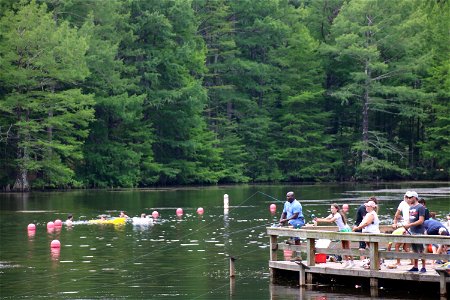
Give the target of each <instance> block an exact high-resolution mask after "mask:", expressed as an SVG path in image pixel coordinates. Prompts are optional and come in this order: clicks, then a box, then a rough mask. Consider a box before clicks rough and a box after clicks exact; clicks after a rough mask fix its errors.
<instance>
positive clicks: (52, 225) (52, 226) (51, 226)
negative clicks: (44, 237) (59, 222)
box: [47, 221, 55, 229]
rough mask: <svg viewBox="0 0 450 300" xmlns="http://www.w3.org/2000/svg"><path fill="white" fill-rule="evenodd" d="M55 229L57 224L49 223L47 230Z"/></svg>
mask: <svg viewBox="0 0 450 300" xmlns="http://www.w3.org/2000/svg"><path fill="white" fill-rule="evenodd" d="M54 227H55V223H53V222H52V221H50V222H48V223H47V229H51V228H54Z"/></svg>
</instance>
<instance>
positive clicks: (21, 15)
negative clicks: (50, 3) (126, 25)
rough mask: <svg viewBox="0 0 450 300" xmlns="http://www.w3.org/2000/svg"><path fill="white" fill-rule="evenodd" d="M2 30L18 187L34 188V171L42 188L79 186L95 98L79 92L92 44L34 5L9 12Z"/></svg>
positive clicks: (6, 108) (0, 68) (1, 66)
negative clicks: (77, 176) (31, 183)
mask: <svg viewBox="0 0 450 300" xmlns="http://www.w3.org/2000/svg"><path fill="white" fill-rule="evenodd" d="M0 27H1V28H2V31H1V41H2V42H1V45H0V47H1V51H0V52H1V53H2V57H1V61H0V74H1V75H0V81H1V83H2V86H3V96H2V98H1V102H0V110H1V111H2V112H3V114H4V117H3V118H2V123H3V124H5V125H6V124H8V125H9V128H10V129H11V131H10V134H9V135H8V136H7V137H6V138H5V139H4V142H6V143H7V145H6V147H7V149H10V150H9V151H14V152H15V153H17V156H16V159H15V162H14V163H12V164H9V167H13V168H14V169H15V171H16V176H17V181H16V186H17V188H18V189H28V188H29V183H28V181H27V176H28V173H29V172H31V173H32V174H33V176H34V177H35V178H38V179H39V181H36V185H37V186H47V187H57V186H67V185H70V184H74V169H75V166H76V163H77V161H78V160H80V159H81V158H82V152H81V147H82V145H83V143H84V140H85V138H86V136H87V134H88V125H89V123H90V122H91V121H92V119H93V115H94V110H93V109H92V105H93V98H92V96H91V95H84V94H83V93H82V92H81V91H80V89H77V88H75V87H76V84H77V82H79V81H81V80H83V79H84V78H85V77H86V76H87V75H88V74H89V72H88V69H87V66H86V61H85V59H84V55H85V53H86V50H87V43H86V41H85V39H83V38H82V37H80V36H79V34H78V32H77V31H76V30H75V29H72V28H70V26H69V24H68V23H66V22H63V23H61V24H55V22H54V20H53V18H52V14H51V13H48V12H47V11H46V6H45V5H37V4H36V3H35V2H31V3H30V4H28V5H24V6H23V7H21V8H20V10H18V11H17V13H14V12H12V11H9V12H7V13H6V14H5V16H4V17H3V18H2V19H1V21H0ZM9 142H12V143H13V144H9ZM30 175H31V174H30Z"/></svg>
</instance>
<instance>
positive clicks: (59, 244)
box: [50, 240, 61, 248]
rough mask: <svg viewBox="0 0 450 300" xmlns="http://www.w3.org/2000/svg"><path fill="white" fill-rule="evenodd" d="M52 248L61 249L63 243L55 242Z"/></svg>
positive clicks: (51, 244)
mask: <svg viewBox="0 0 450 300" xmlns="http://www.w3.org/2000/svg"><path fill="white" fill-rule="evenodd" d="M50 247H51V248H61V243H60V242H59V241H58V240H53V241H52V242H51V243H50Z"/></svg>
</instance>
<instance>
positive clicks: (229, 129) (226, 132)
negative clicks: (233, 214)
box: [193, 0, 249, 182]
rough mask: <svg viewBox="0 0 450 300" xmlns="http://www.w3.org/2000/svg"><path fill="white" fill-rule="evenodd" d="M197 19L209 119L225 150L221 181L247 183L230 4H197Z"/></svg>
mask: <svg viewBox="0 0 450 300" xmlns="http://www.w3.org/2000/svg"><path fill="white" fill-rule="evenodd" d="M193 7H194V10H195V12H196V18H197V19H198V23H199V27H198V33H199V34H200V35H201V36H202V38H203V40H204V42H205V44H206V48H207V53H206V67H207V68H208V70H207V72H206V73H205V76H204V79H203V86H204V87H205V88H206V89H207V92H208V104H207V107H206V111H205V113H206V118H207V121H208V126H209V128H210V129H211V130H212V131H213V132H214V133H215V134H216V136H217V138H218V140H219V144H218V147H219V148H220V149H222V153H221V157H222V162H221V166H220V181H222V182H246V181H248V180H249V177H248V176H246V175H245V171H246V162H247V161H248V160H249V158H248V154H247V152H246V151H245V144H244V143H243V141H242V138H241V137H240V136H239V135H238V133H237V129H238V124H237V121H236V118H235V117H234V116H233V101H234V99H238V98H240V97H241V96H240V95H239V94H238V92H237V91H236V87H235V86H234V85H233V84H232V83H231V81H230V78H229V75H228V74H229V72H230V71H231V69H232V66H233V65H234V62H235V61H236V55H237V54H238V49H237V47H236V43H235V42H234V21H233V17H232V12H231V7H230V5H229V1H227V0H220V1H216V0H212V1H211V0H197V1H194V3H193Z"/></svg>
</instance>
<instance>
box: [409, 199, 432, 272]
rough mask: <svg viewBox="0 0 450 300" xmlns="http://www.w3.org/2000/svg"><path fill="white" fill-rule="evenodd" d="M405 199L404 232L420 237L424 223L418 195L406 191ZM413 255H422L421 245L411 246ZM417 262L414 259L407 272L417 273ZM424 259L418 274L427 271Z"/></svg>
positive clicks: (422, 209) (423, 209)
mask: <svg viewBox="0 0 450 300" xmlns="http://www.w3.org/2000/svg"><path fill="white" fill-rule="evenodd" d="M405 196H406V199H407V201H408V203H409V223H408V224H405V225H404V227H405V229H406V230H408V231H409V233H411V235H422V234H424V231H425V228H424V226H423V222H424V221H425V207H423V205H422V204H420V203H419V195H417V193H416V192H415V191H407V192H406V194H405ZM411 245H412V250H413V252H414V253H423V251H424V247H423V244H411ZM418 264H419V260H418V259H414V266H413V267H412V268H411V269H410V270H408V272H419V268H418ZM425 266H426V262H425V259H422V268H421V269H420V273H425V272H426V271H427V269H426V268H425Z"/></svg>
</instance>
